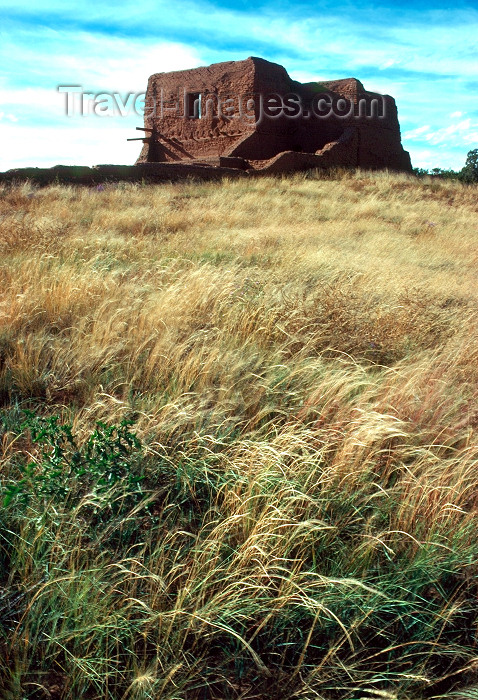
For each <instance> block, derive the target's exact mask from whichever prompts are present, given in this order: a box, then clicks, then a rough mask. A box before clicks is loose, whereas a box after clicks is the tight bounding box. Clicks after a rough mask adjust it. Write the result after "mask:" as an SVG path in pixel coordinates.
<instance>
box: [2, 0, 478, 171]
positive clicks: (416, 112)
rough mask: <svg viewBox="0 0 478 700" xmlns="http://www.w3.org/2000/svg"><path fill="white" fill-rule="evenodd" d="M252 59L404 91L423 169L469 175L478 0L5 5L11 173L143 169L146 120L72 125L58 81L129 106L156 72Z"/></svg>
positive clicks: (401, 99)
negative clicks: (77, 167)
mask: <svg viewBox="0 0 478 700" xmlns="http://www.w3.org/2000/svg"><path fill="white" fill-rule="evenodd" d="M248 56H261V57H263V58H265V59H268V60H270V61H275V62H277V63H281V64H282V65H284V66H285V67H286V69H287V70H288V72H289V74H290V75H291V77H292V78H295V79H297V80H330V79H334V78H345V77H350V76H353V77H356V78H359V79H360V80H361V81H362V82H363V83H364V84H365V86H366V88H367V89H369V90H375V91H377V92H382V93H387V94H391V95H393V96H394V97H395V99H396V101H397V105H398V111H399V119H400V124H401V129H402V140H403V144H404V146H405V148H406V149H407V150H409V151H410V154H411V157H412V162H413V165H414V166H418V167H426V168H432V167H442V168H449V167H451V168H455V169H458V168H461V167H462V166H463V165H464V162H465V159H466V154H467V152H468V151H469V150H471V149H473V148H478V2H477V0H474V2H468V3H467V2H466V0H465V2H464V3H463V4H460V5H459V6H457V7H455V6H453V5H452V3H451V2H444V1H443V0H434V2H429V3H428V2H423V1H420V0H416V1H412V0H401V2H400V4H398V3H397V4H395V3H391V2H389V1H388V0H384V1H383V2H381V3H380V2H378V3H371V2H365V1H361V0H357V1H356V2H348V1H347V0H344V1H342V0H341V2H340V3H337V2H331V1H330V0H318V1H316V2H309V1H308V0H304V1H303V2H301V1H300V0H299V2H289V1H288V0H274V1H270V2H269V1H268V0H265V1H264V0H262V1H261V0H256V1H254V2H252V1H251V0H245V1H243V2H241V3H238V2H233V1H232V0H216V1H214V0H210V1H206V0H197V1H196V2H191V1H189V0H154V1H153V0H142V1H138V0H137V1H136V2H134V3H133V2H131V0H125V1H124V2H122V3H121V4H118V3H117V1H116V2H112V1H111V0H95V1H93V0H83V2H82V3H81V4H79V3H78V4H77V3H71V2H68V1H65V0H31V1H30V2H21V1H20V2H18V1H17V2H13V1H11V0H0V146H1V147H0V171H1V170H5V169H8V168H12V167H23V166H26V165H37V166H49V165H55V164H57V163H65V164H70V163H76V164H85V165H92V164H95V163H133V162H134V160H135V158H136V157H137V155H138V153H139V150H140V148H139V146H140V144H139V142H132V143H131V142H129V143H128V142H127V141H126V139H127V138H128V137H134V136H137V135H138V134H137V133H135V126H140V125H141V123H142V121H141V118H140V117H138V116H137V115H136V114H135V113H134V111H133V110H131V113H130V114H129V115H127V116H121V115H120V114H119V113H117V114H115V115H114V116H97V115H94V114H86V115H85V116H80V115H79V114H74V115H73V116H70V117H67V116H66V114H65V101H66V97H65V95H64V94H60V93H59V92H58V90H57V86H58V85H81V86H82V87H83V89H84V91H85V92H90V93H95V94H97V93H100V92H112V91H118V92H119V93H121V95H122V96H124V95H125V94H127V93H130V92H131V93H141V92H143V91H144V90H145V89H146V83H147V79H148V76H149V75H150V74H151V73H156V72H161V71H169V70H179V69H182V68H191V67H195V66H200V65H207V64H210V63H215V62H218V61H228V60H241V59H244V58H247V57H248Z"/></svg>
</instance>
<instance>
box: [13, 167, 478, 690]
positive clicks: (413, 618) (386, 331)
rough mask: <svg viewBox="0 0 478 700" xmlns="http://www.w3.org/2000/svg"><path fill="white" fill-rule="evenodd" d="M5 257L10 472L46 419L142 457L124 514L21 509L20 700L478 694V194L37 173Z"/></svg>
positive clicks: (396, 182) (73, 505)
mask: <svg viewBox="0 0 478 700" xmlns="http://www.w3.org/2000/svg"><path fill="white" fill-rule="evenodd" d="M0 251H1V255H2V258H1V263H0V289H1V297H0V298H1V301H0V400H1V402H2V405H3V407H4V408H3V413H2V423H3V428H1V427H0V439H1V441H2V442H1V444H2V456H1V469H2V471H1V472H0V474H1V483H2V488H8V485H9V484H10V485H11V484H12V483H16V482H18V479H19V478H20V476H19V475H20V472H19V471H18V469H19V465H21V464H22V463H24V462H25V459H27V457H28V456H29V457H28V459H33V460H34V463H35V464H36V465H37V468H38V470H40V468H41V463H42V459H44V456H43V457H42V454H41V448H40V447H39V446H38V445H37V444H34V443H32V441H31V439H30V438H29V437H28V435H27V434H25V433H24V432H22V430H21V429H20V427H19V426H20V423H21V422H22V413H21V410H22V409H25V408H27V409H32V410H34V411H35V412H36V413H37V414H38V415H44V416H46V415H58V416H60V419H61V421H62V422H67V423H71V424H72V425H73V430H74V433H75V434H76V435H78V439H79V442H80V443H81V442H82V441H84V440H86V438H87V436H88V435H89V434H90V433H91V431H92V430H93V429H94V426H95V424H96V421H104V422H105V423H108V424H112V423H115V424H119V422H120V421H121V420H122V419H123V418H125V417H132V418H133V419H134V420H135V431H136V432H137V435H138V436H139V437H140V438H141V440H142V442H143V444H144V446H145V449H144V453H142V457H141V459H140V460H139V461H138V460H137V461H136V462H135V463H134V464H135V466H134V469H135V470H137V471H138V473H141V474H142V475H143V476H144V477H145V500H144V501H141V502H140V503H138V504H136V505H134V506H131V507H129V506H128V508H129V510H128V509H126V510H125V508H126V506H124V507H123V506H121V508H120V510H115V508H116V507H111V508H110V510H111V512H110V511H109V510H108V507H109V506H108V507H107V506H106V505H105V503H104V502H103V501H101V498H106V497H101V498H100V496H99V495H98V494H97V493H96V492H94V489H93V491H91V490H90V491H88V490H87V491H86V492H85V491H83V492H78V493H77V496H75V497H73V496H68V497H67V498H66V500H65V502H64V503H61V502H55V501H54V499H50V500H49V499H48V498H46V497H45V496H44V495H43V496H42V497H41V498H38V499H37V500H36V501H35V500H33V501H30V502H29V503H28V504H27V505H25V506H24V507H23V510H22V507H20V505H18V507H17V509H16V510H15V511H14V515H12V513H11V507H10V506H9V508H10V510H9V509H8V508H6V510H5V512H6V515H5V518H4V519H3V520H2V521H1V522H0V526H1V528H3V530H2V531H0V547H1V549H0V558H1V559H2V563H3V565H4V566H5V573H4V574H2V576H1V578H0V619H2V614H3V619H4V620H5V623H4V624H5V633H4V635H3V637H1V636H0V651H1V652H2V654H3V657H4V659H5V662H4V665H3V675H2V674H0V675H1V677H2V680H0V687H1V688H2V689H3V690H2V692H3V697H5V698H12V700H13V698H17V697H18V698H20V697H26V698H32V699H36V698H46V697H50V698H51V697H52V698H62V699H65V700H66V699H68V700H76V699H77V698H79V697H85V698H90V697H91V698H93V697H94V698H108V699H111V700H117V699H118V698H124V700H126V699H133V698H135V699H137V700H139V699H140V698H141V699H143V698H161V699H163V698H164V699H165V700H176V699H178V698H181V699H183V698H184V699H185V700H203V699H206V698H207V699H211V700H224V699H226V698H231V699H233V698H234V699H239V698H241V699H242V700H253V699H254V698H257V699H259V698H260V699H264V700H265V698H272V699H274V698H277V699H279V698H280V700H309V699H310V700H311V699H312V698H326V699H328V698H351V699H352V698H354V699H358V698H359V697H364V698H365V697H368V698H371V697H388V698H394V699H395V700H407V699H410V700H411V699H412V698H422V697H439V696H442V695H443V693H445V694H447V693H451V691H452V690H453V689H454V688H455V686H457V687H458V688H462V687H465V686H467V685H470V686H471V685H472V684H473V683H476V666H477V663H476V662H477V657H476V644H477V643H478V639H477V637H476V634H477V615H476V595H477V590H478V587H477V574H478V568H477V564H476V561H477V557H478V542H477V539H476V528H477V524H478V523H477V508H478V471H477V465H478V433H477V428H478V407H477V396H478V323H477V321H478V317H477V301H478V278H477V263H478V252H477V251H478V203H477V189H476V187H474V186H469V187H466V186H463V185H460V184H458V183H455V182H450V181H437V180H431V179H429V180H426V179H425V180H421V181H417V180H415V179H413V178H411V177H408V176H405V175H396V174H390V173H377V174H370V173H363V172H357V173H354V174H350V173H346V174H343V175H342V176H337V177H328V178H323V177H320V176H319V175H314V174H313V173H312V174H311V173H309V174H307V175H297V176H294V177H284V178H283V179H279V178H278V179H272V178H264V179H254V180H250V181H248V180H246V179H244V180H234V181H232V182H228V181H225V182H223V183H221V184H217V183H215V184H209V183H208V184H204V183H193V182H191V183H183V184H174V185H173V184H171V185H161V186H142V185H110V186H106V187H105V189H104V190H103V191H98V190H96V189H90V188H77V187H65V186H50V187H47V188H44V189H37V188H35V187H33V186H31V185H30V184H26V185H23V186H19V187H15V188H12V189H10V188H6V187H4V188H3V189H0ZM22 460H23V462H22ZM39 473H40V472H39ZM27 482H28V480H27ZM28 483H30V482H28ZM22 488H23V487H22ZM25 488H26V487H25ZM72 488H73V487H72ZM73 492H74V490H73V491H72V493H73ZM75 493H76V492H75ZM108 498H109V499H111V502H112V503H123V501H124V499H125V493H123V492H116V491H114V490H113V491H111V492H108ZM75 499H76V500H75ZM95 499H96V500H95ZM115 499H116V501H115ZM121 499H123V500H121ZM100 502H101V503H102V504H103V505H101V507H100V505H99V504H100ZM124 502H126V501H124ZM14 503H15V502H13V505H14ZM12 507H13V506H12ZM118 508H119V506H118ZM92 513H96V515H95V516H94V517H93V516H92ZM98 513H101V514H102V515H101V517H100V516H99V515H98ZM105 513H106V515H105ZM107 513H110V515H107ZM92 518H93V519H92ZM95 518H97V519H98V518H100V521H98V520H97V519H96V520H95ZM12 522H13V524H12ZM2 533H3V534H2ZM92 533H94V534H92ZM2 596H3V598H2ZM2 600H4V601H6V602H4V604H3V608H2ZM16 601H17V602H16ZM2 611H3V612H2ZM470 692H473V691H470ZM444 697H445V696H444ZM446 697H452V696H451V695H446ZM470 697H471V696H470Z"/></svg>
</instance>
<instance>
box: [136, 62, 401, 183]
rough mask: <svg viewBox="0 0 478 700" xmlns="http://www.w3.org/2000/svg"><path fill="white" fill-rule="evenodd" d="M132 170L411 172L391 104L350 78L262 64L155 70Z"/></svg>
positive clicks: (214, 65)
mask: <svg viewBox="0 0 478 700" xmlns="http://www.w3.org/2000/svg"><path fill="white" fill-rule="evenodd" d="M141 130H142V131H144V132H145V135H144V139H143V141H144V143H143V148H142V150H141V154H140V156H139V158H138V160H137V164H143V163H177V164H180V163H183V164H184V165H193V164H196V165H197V164H201V165H208V166H218V167H228V168H237V169H242V170H249V172H255V171H263V172H286V171H291V170H300V169H305V168H314V167H319V168H322V167H325V168H328V167H333V166H339V167H340V166H345V167H360V168H365V169H382V168H388V169H390V170H402V171H411V163H410V156H409V154H408V152H407V151H405V150H404V149H403V148H402V144H401V138H400V126H399V123H398V117H397V108H396V105H395V100H394V99H393V97H390V96H389V95H379V94H378V93H372V92H368V91H367V90H365V88H364V86H363V85H362V83H361V82H360V81H359V80H357V79H355V78H347V79H345V80H334V81H325V82H321V83H299V82H297V81H294V80H292V79H291V78H290V77H289V75H288V73H287V71H286V70H285V69H284V68H283V67H282V66H280V65H278V64H276V63H270V62H269V61H266V60H264V59H261V58H253V57H251V58H248V59H246V60H244V61H229V62H225V63H216V64H213V65H211V66H207V67H202V68H195V69H191V70H183V71H174V72H170V73H155V74H154V75H152V76H151V77H150V78H149V81H148V88H147V92H146V98H145V115H144V128H141Z"/></svg>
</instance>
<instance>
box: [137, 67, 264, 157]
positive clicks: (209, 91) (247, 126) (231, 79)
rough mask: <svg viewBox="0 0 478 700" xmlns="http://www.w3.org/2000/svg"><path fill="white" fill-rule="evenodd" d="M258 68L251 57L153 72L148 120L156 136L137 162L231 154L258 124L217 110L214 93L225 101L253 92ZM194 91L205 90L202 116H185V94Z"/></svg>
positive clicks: (148, 94)
mask: <svg viewBox="0 0 478 700" xmlns="http://www.w3.org/2000/svg"><path fill="white" fill-rule="evenodd" d="M254 73H255V68H254V62H253V59H250V58H249V59H246V60H245V61H228V62H225V63H216V64H213V65H212V66H208V67H202V68H194V69H191V70H183V71H174V72H171V73H156V74H154V75H152V76H151V77H150V78H149V81H148V88H147V91H146V99H145V121H144V125H145V127H146V128H149V129H154V138H153V143H151V145H150V144H148V143H145V144H144V146H143V149H142V151H141V155H140V157H139V158H138V161H137V162H138V163H139V162H158V161H159V162H161V161H163V162H168V161H182V160H188V159H201V158H207V157H211V156H212V157H219V156H221V155H224V154H228V153H229V151H231V150H232V149H233V147H234V145H235V144H236V143H237V142H238V141H239V140H240V139H242V138H243V137H244V135H246V134H247V133H250V132H251V131H252V130H253V129H254V119H253V117H252V116H251V119H249V120H248V119H229V118H228V117H227V115H226V114H224V116H220V115H218V111H219V110H218V109H217V99H216V97H215V95H220V96H221V99H222V100H223V101H226V100H227V99H235V98H237V96H249V95H250V96H251V97H252V96H253V94H254ZM194 93H200V94H201V106H202V110H203V114H202V116H201V118H200V119H191V118H184V115H185V111H186V110H187V104H185V96H186V95H187V94H194ZM208 102H209V104H208ZM155 104H156V112H154V105H155ZM146 135H147V136H148V135H149V134H146Z"/></svg>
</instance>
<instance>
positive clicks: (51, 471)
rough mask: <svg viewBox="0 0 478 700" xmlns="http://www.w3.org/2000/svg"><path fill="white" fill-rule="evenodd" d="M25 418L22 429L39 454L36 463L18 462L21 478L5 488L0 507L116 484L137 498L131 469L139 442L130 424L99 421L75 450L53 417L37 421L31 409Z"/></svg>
mask: <svg viewBox="0 0 478 700" xmlns="http://www.w3.org/2000/svg"><path fill="white" fill-rule="evenodd" d="M25 416H26V420H25V421H24V422H23V423H22V425H21V429H22V430H23V431H29V433H30V435H31V439H32V442H33V443H34V444H36V445H38V446H40V448H41V452H40V456H39V457H38V458H37V459H36V460H35V461H28V462H27V463H26V464H22V463H20V464H18V473H19V477H20V478H18V479H16V480H15V481H11V482H10V483H8V484H7V485H6V486H5V487H4V494H3V505H4V507H6V506H8V505H10V504H11V503H12V501H15V500H17V501H19V502H20V503H22V504H23V505H28V504H29V503H30V502H31V500H32V499H33V498H35V499H44V500H47V501H49V500H52V501H54V502H56V503H62V502H64V501H65V500H67V499H68V498H70V497H72V496H73V497H74V496H76V497H79V496H81V495H84V494H85V493H86V492H87V491H91V492H93V493H94V494H97V495H100V494H104V493H105V492H107V491H108V490H109V489H111V488H112V487H113V486H115V485H116V484H118V483H119V482H121V485H122V487H123V488H124V490H125V491H126V492H127V493H128V494H129V495H139V494H141V492H142V491H141V487H140V483H141V481H142V477H141V476H138V475H137V474H136V473H135V472H134V471H133V469H132V462H133V461H134V459H133V457H134V455H135V454H137V453H140V452H141V442H140V440H139V439H138V438H137V436H136V435H135V433H133V432H131V430H130V427H131V425H132V422H131V421H128V420H123V421H121V423H120V424H119V425H106V424H105V423H102V422H98V423H97V424H96V428H95V430H94V431H93V432H92V433H91V435H90V436H89V438H88V439H87V440H86V442H84V443H83V444H82V445H81V446H79V445H78V443H77V439H76V437H75V436H74V435H73V432H72V426H71V425H68V424H61V423H59V418H58V416H49V417H40V416H37V415H35V414H34V413H32V412H31V411H25Z"/></svg>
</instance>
